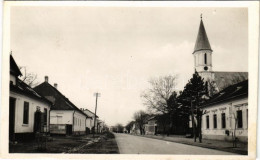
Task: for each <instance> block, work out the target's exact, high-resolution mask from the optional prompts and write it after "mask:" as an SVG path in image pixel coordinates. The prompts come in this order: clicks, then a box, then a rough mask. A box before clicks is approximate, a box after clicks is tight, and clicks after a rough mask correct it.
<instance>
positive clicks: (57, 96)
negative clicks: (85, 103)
mask: <svg viewBox="0 0 260 160" xmlns="http://www.w3.org/2000/svg"><path fill="white" fill-rule="evenodd" d="M34 89H35V90H36V91H37V92H38V93H40V94H41V95H43V96H45V97H46V98H48V99H50V100H51V101H53V103H54V104H53V106H52V108H51V109H52V110H77V111H79V112H80V113H82V114H84V115H85V116H87V117H89V116H88V115H87V114H86V113H84V112H83V111H82V110H80V109H79V108H78V107H76V106H75V105H74V104H73V103H72V102H71V101H70V100H69V99H68V98H67V97H65V96H64V95H63V94H62V93H61V92H60V91H58V90H57V89H56V88H55V87H53V86H52V85H50V84H49V83H48V82H43V83H41V84H40V85H38V86H36V87H35V88H34Z"/></svg>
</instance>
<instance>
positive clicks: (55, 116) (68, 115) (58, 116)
mask: <svg viewBox="0 0 260 160" xmlns="http://www.w3.org/2000/svg"><path fill="white" fill-rule="evenodd" d="M73 112H74V111H73V110H51V113H50V115H51V116H50V124H69V125H72V123H73V119H72V116H73V115H72V114H73Z"/></svg>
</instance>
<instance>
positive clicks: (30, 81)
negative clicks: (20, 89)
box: [19, 66, 39, 87]
mask: <svg viewBox="0 0 260 160" xmlns="http://www.w3.org/2000/svg"><path fill="white" fill-rule="evenodd" d="M19 69H20V70H21V72H22V74H23V75H22V77H21V80H22V81H23V82H24V83H26V84H27V85H29V86H30V87H34V86H36V85H38V84H39V82H35V81H36V80H37V74H36V73H33V72H28V71H27V67H26V66H21V67H19Z"/></svg>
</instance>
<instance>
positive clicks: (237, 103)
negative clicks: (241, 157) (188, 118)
mask: <svg viewBox="0 0 260 160" xmlns="http://www.w3.org/2000/svg"><path fill="white" fill-rule="evenodd" d="M203 110H204V111H206V113H205V114H204V115H203V117H202V135H203V138H206V139H219V140H233V139H234V136H235V135H236V137H237V138H238V139H239V141H244V142H247V141H248V80H246V81H243V82H240V83H237V84H234V85H231V86H229V87H227V88H225V89H224V90H222V91H221V92H219V93H218V94H216V95H214V96H213V97H212V98H211V99H210V100H209V101H208V102H207V103H206V104H205V105H204V106H203Z"/></svg>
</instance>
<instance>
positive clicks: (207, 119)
mask: <svg viewBox="0 0 260 160" xmlns="http://www.w3.org/2000/svg"><path fill="white" fill-rule="evenodd" d="M206 123H207V124H206V125H207V129H209V116H206Z"/></svg>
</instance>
